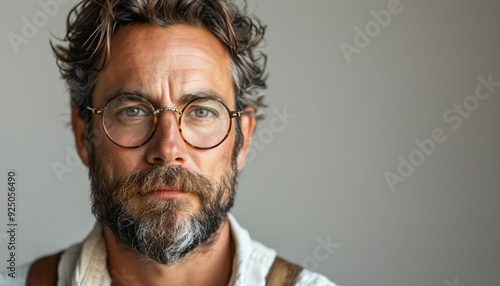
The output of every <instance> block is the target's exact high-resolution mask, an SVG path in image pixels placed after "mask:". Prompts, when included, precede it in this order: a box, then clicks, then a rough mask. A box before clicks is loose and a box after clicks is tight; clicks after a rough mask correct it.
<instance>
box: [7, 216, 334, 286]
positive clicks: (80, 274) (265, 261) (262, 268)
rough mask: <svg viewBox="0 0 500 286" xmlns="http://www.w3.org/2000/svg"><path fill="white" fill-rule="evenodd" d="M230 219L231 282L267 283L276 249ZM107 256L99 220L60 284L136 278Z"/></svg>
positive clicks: (326, 284) (306, 281) (65, 263)
mask: <svg viewBox="0 0 500 286" xmlns="http://www.w3.org/2000/svg"><path fill="white" fill-rule="evenodd" d="M228 218H229V224H230V226H231V232H232V235H233V238H234V240H235V246H236V257H235V259H234V260H233V271H232V273H233V274H232V276H231V279H230V281H229V285H231V286H232V285H234V286H247V285H250V286H260V285H262V286H264V285H265V279H266V276H267V273H268V271H269V269H270V268H271V265H272V263H273V261H274V258H275V257H276V251H275V250H273V249H271V248H268V247H266V246H264V245H262V244H261V243H259V242H257V241H254V240H252V239H251V238H250V235H249V233H248V231H247V230H245V229H244V228H242V227H241V226H240V225H239V224H238V222H237V221H236V219H235V218H234V217H233V216H232V215H231V214H228ZM106 258H107V253H106V244H105V242H104V237H103V235H102V227H101V225H100V224H99V223H96V224H95V226H94V228H93V229H92V231H91V232H90V234H89V235H88V236H87V238H86V239H85V240H84V241H83V242H82V243H79V244H75V245H73V246H71V247H70V248H68V249H67V250H66V251H65V252H64V253H63V254H62V256H61V260H60V262H59V266H58V270H57V271H58V276H59V281H58V283H57V286H109V285H111V276H113V277H114V278H115V279H118V280H121V281H122V282H126V281H127V279H133V277H129V276H127V274H126V273H124V272H123V270H122V271H112V273H108V271H107V266H106ZM30 266H31V265H29V264H28V265H24V266H21V267H19V268H18V269H17V273H16V276H17V277H16V278H15V279H12V278H10V277H8V276H7V273H3V272H2V273H1V275H0V286H3V285H5V286H7V285H9V286H18V285H19V286H21V285H25V283H26V282H25V281H26V278H27V274H28V271H29V267H30ZM110 275H111V276H110ZM123 284H125V283H123ZM296 285H297V286H313V285H314V286H336V285H335V284H334V283H333V282H331V281H329V280H328V279H327V278H326V277H325V276H323V275H321V274H318V273H313V272H311V271H308V270H303V271H302V272H301V274H300V276H299V278H298V280H297V283H296Z"/></svg>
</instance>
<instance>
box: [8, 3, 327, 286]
mask: <svg viewBox="0 0 500 286" xmlns="http://www.w3.org/2000/svg"><path fill="white" fill-rule="evenodd" d="M264 30H265V28H264V27H263V26H262V25H261V24H260V22H259V21H258V20H255V19H252V18H249V17H247V16H245V15H244V14H242V13H241V12H240V11H239V9H238V8H237V7H236V6H235V5H234V4H233V3H231V2H227V1H225V0H149V1H147V0H136V1H130V0H129V1H126V0H84V1H82V2H81V3H80V4H78V5H77V6H76V7H75V8H74V9H73V10H72V13H71V14H70V17H69V24H68V33H67V35H66V38H65V41H66V42H67V43H65V44H64V45H54V46H53V49H54V52H55V54H56V57H57V59H58V65H59V67H60V69H61V73H62V75H63V78H64V79H65V80H66V81H67V83H68V86H69V91H70V95H71V102H72V107H71V112H72V119H71V124H72V127H73V131H74V135H75V140H76V147H77V151H78V153H79V155H80V158H81V159H82V161H83V163H84V164H85V165H86V166H88V167H89V177H90V181H91V198H92V212H93V213H94V215H95V217H96V219H97V223H96V225H95V227H94V229H93V230H92V231H91V233H90V234H89V236H88V237H87V238H86V239H85V240H84V241H83V242H82V243H80V244H77V245H75V246H73V247H71V248H69V249H67V250H64V251H63V252H62V253H61V254H58V255H53V256H49V257H46V258H43V259H41V260H38V261H37V262H35V263H33V264H32V265H28V266H25V267H23V268H22V269H18V275H19V276H21V277H18V278H17V279H16V280H12V279H11V280H9V279H8V277H7V278H2V279H3V280H2V281H0V282H2V285H3V284H4V283H11V284H13V285H14V284H15V283H18V284H19V285H24V283H27V284H28V285H56V281H57V283H58V284H57V285H97V286H98V285H294V284H296V285H333V283H332V282H330V281H328V280H327V279H326V278H325V277H324V276H322V275H320V274H316V273H312V272H309V271H307V270H301V268H300V267H298V266H297V265H294V264H291V263H288V262H286V261H283V260H281V259H278V258H276V252H275V251H274V250H272V249H269V248H267V247H265V246H263V245H261V244H259V243H258V242H255V241H253V240H251V238H250V236H249V234H248V233H247V232H246V230H244V229H243V228H241V226H239V225H238V223H237V222H236V220H235V219H234V218H233V217H232V216H231V215H230V214H229V213H228V212H229V210H230V209H231V207H232V205H233V201H234V196H235V185H236V176H237V173H238V170H240V169H241V168H242V167H243V166H244V163H245V156H246V154H247V152H248V149H249V144H250V140H251V137H252V132H253V130H254V126H255V121H256V118H257V117H256V116H255V115H256V114H258V113H257V111H258V108H259V107H261V106H262V105H263V104H262V97H263V93H262V90H263V89H264V88H265V73H264V66H265V56H264V55H263V54H258V53H257V52H256V51H255V49H256V47H257V46H258V44H259V43H260V41H261V39H262V38H263V34H264ZM16 285H17V284H16Z"/></svg>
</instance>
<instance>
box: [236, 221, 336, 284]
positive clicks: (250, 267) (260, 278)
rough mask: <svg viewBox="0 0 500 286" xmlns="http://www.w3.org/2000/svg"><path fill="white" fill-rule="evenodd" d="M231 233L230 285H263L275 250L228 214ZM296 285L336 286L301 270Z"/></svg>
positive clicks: (322, 277)
mask: <svg viewBox="0 0 500 286" xmlns="http://www.w3.org/2000/svg"><path fill="white" fill-rule="evenodd" d="M228 217H229V221H230V225H231V230H232V235H233V238H234V239H235V242H236V259H235V265H234V270H235V272H236V273H235V274H236V275H235V279H234V280H233V281H234V284H233V283H230V285H236V286H239V285H264V281H265V279H266V277H267V275H268V274H269V270H270V269H271V266H272V264H273V262H274V259H275V258H276V251H275V250H274V249H272V248H269V247H267V246H266V245H264V244H262V243H260V242H258V241H255V240H253V239H252V238H251V237H250V234H249V233H248V231H247V230H246V229H244V228H243V227H241V226H240V225H239V224H238V222H237V221H236V219H235V218H234V217H233V216H232V215H231V214H229V215H228ZM296 285H298V286H316V285H317V286H323V285H325V286H336V284H334V283H333V282H331V281H330V280H328V278H326V277H325V276H323V275H321V274H318V273H314V272H311V271H308V270H305V269H304V270H303V271H302V272H301V273H300V275H299V277H298V279H297V282H296Z"/></svg>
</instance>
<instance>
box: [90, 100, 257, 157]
mask: <svg viewBox="0 0 500 286" xmlns="http://www.w3.org/2000/svg"><path fill="white" fill-rule="evenodd" d="M131 95H133V96H136V97H138V98H140V99H141V100H142V101H144V103H147V105H148V106H149V107H150V109H151V111H153V117H154V125H153V129H152V131H151V134H150V135H149V137H148V138H147V139H146V140H145V141H144V143H142V144H139V145H137V146H124V145H122V144H120V143H118V142H116V141H115V140H113V138H112V137H111V135H110V134H109V133H108V130H107V129H106V126H105V125H104V113H105V112H106V107H107V106H108V104H109V103H110V102H112V101H113V100H115V99H117V98H120V97H126V96H131ZM199 100H215V101H217V102H219V103H220V104H222V106H224V108H225V109H226V110H227V114H228V116H229V128H228V130H227V132H226V135H224V138H222V139H221V140H220V142H219V143H217V144H215V145H214V146H212V147H199V146H196V145H194V144H192V143H190V142H189V141H187V140H186V138H185V137H184V134H183V133H182V126H181V120H182V115H184V110H186V108H187V107H188V106H189V105H190V104H191V103H193V102H195V101H199ZM86 108H87V109H88V110H90V111H91V112H92V114H98V115H100V116H101V127H102V129H103V130H104V133H106V137H108V139H109V140H110V141H111V142H113V144H115V145H116V146H119V147H122V148H127V149H133V148H138V147H141V146H144V145H145V144H146V143H148V142H149V140H151V138H152V137H153V135H154V134H155V131H156V129H157V126H158V121H159V114H160V112H162V111H172V112H174V113H176V114H177V115H179V117H178V120H177V127H178V129H179V133H180V135H181V138H182V140H183V141H184V142H185V143H186V144H188V145H189V146H191V147H193V148H195V149H199V150H209V149H213V148H216V147H217V146H219V145H220V144H222V142H224V141H225V140H226V139H227V137H228V136H229V133H230V132H231V127H232V125H233V124H232V123H233V121H232V120H231V119H233V118H241V116H242V115H249V116H253V112H252V111H250V110H240V111H232V110H229V108H228V107H227V106H226V104H224V102H222V100H220V99H217V98H212V97H198V98H195V99H193V100H191V101H189V102H188V103H187V104H186V105H185V106H184V107H183V108H182V110H179V109H177V108H175V107H161V108H158V109H155V108H154V106H153V105H152V104H151V102H149V100H147V99H146V98H144V97H142V96H140V95H136V94H119V95H117V96H114V97H112V98H111V99H110V100H109V101H108V102H107V103H106V104H105V105H104V106H103V107H101V108H96V107H90V106H86Z"/></svg>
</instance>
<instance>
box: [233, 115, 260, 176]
mask: <svg viewBox="0 0 500 286" xmlns="http://www.w3.org/2000/svg"><path fill="white" fill-rule="evenodd" d="M244 110H245V111H247V110H248V111H250V112H249V113H250V114H251V115H242V116H241V118H240V127H241V132H242V133H243V145H242V146H241V149H240V153H239V154H238V158H237V161H236V166H237V168H238V171H239V170H241V169H243V166H245V160H246V158H247V154H248V150H249V149H250V142H251V141H252V134H253V130H254V128H255V116H253V114H254V113H255V109H254V108H253V107H251V106H248V107H246V108H245V109H244Z"/></svg>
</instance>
